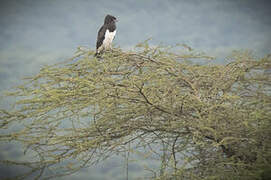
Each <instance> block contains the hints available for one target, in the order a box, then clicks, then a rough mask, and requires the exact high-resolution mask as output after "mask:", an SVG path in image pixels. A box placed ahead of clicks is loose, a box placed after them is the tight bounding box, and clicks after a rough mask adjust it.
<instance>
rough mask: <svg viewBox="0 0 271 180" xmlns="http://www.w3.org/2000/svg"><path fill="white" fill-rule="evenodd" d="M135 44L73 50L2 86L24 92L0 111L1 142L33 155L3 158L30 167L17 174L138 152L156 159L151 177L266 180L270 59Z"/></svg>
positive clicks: (43, 173)
mask: <svg viewBox="0 0 271 180" xmlns="http://www.w3.org/2000/svg"><path fill="white" fill-rule="evenodd" d="M137 48H138V49H136V50H135V51H129V52H124V51H122V50H121V49H114V51H113V52H106V53H105V54H103V55H102V57H100V58H94V57H93V54H94V53H95V52H94V51H86V50H82V49H81V48H79V49H78V52H77V55H76V56H75V57H74V58H72V59H70V60H68V61H66V62H63V63H60V64H56V65H52V66H46V67H44V68H42V69H41V70H40V72H39V73H38V74H37V75H35V76H33V77H30V78H28V79H27V80H26V81H25V83H24V84H23V85H21V86H18V87H17V88H16V89H15V90H13V91H11V92H9V93H7V95H8V96H13V97H20V98H19V100H17V101H16V103H15V107H14V108H13V109H9V110H4V109H2V110H1V116H0V119H1V121H0V125H1V126H0V127H1V129H2V131H1V135H0V140H1V141H2V142H10V141H15V142H18V143H20V144H23V145H24V147H25V153H26V154H27V153H30V154H31V155H33V158H32V159H30V160H29V161H24V162H17V161H11V160H2V161H1V162H2V163H6V164H13V165H23V166H26V167H28V168H29V172H27V173H25V174H23V175H20V176H17V177H16V178H18V179H20V178H27V177H28V176H31V175H32V176H33V174H34V176H35V178H36V179H39V178H42V179H50V178H53V177H58V176H62V175H68V174H71V173H74V172H76V171H77V170H79V169H80V168H83V167H87V166H89V165H92V164H93V163H97V162H100V161H103V160H104V159H106V158H110V157H111V156H112V155H114V154H119V153H123V152H129V153H133V152H135V150H139V151H144V152H145V153H146V152H147V153H148V154H149V157H151V156H156V157H160V160H161V168H160V169H159V171H158V170H157V172H156V173H154V174H153V178H155V179H264V178H266V177H267V178H268V175H269V174H268V170H270V166H269V164H271V151H270V145H271V140H270V137H271V129H270V125H271V111H270V110H271V108H270V105H271V96H270V93H271V92H270V90H271V86H270V85H271V83H270V82H271V77H270V73H269V71H270V68H271V58H270V56H266V57H263V58H259V59H256V58H255V57H253V56H252V55H251V54H249V53H242V52H234V53H233V54H232V55H231V56H229V57H228V59H230V60H231V62H230V63H228V64H226V65H221V64H213V63H211V62H210V61H207V62H206V63H203V64H200V63H193V60H196V61H198V60H203V59H207V60H208V59H210V57H208V56H205V55H203V54H199V53H196V52H194V51H193V50H191V49H188V50H187V51H177V50H176V49H174V51H173V50H172V49H171V48H168V47H160V46H159V47H149V45H148V43H147V42H143V43H141V44H139V45H137ZM18 124H20V126H16V125H18ZM13 126H16V128H15V129H16V131H15V130H12V127H13ZM7 129H8V130H7ZM9 129H10V130H9ZM49 171H50V173H48V172H49Z"/></svg>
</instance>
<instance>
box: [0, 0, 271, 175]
mask: <svg viewBox="0 0 271 180" xmlns="http://www.w3.org/2000/svg"><path fill="white" fill-rule="evenodd" d="M106 14H112V15H114V16H116V17H117V18H118V19H119V22H118V23H117V34H116V38H115V40H114V42H115V44H116V45H118V46H120V47H121V48H124V49H129V48H132V47H134V46H135V45H136V44H137V43H138V42H140V41H143V40H146V39H147V38H150V37H152V38H153V40H152V41H151V43H152V44H159V43H163V44H166V45H174V44H177V43H186V44H187V45H189V46H191V47H192V48H194V49H198V50H201V51H205V52H207V53H209V54H210V55H214V56H218V57H219V58H222V57H225V56H226V55H228V54H229V53H230V52H231V51H232V50H233V49H252V50H253V51H255V53H256V54H258V55H264V54H267V53H271V2H270V1H269V0H266V1H263V0H227V1H226V0H189V1H188V0H187V1H185V0H175V1H174V0H168V1H165V0H155V1H150V0H134V1H131V0H107V1H106V0H99V1H97V0H17V1H16V0H6V1H0V91H1V90H7V89H9V88H11V87H12V86H14V85H16V84H18V83H20V79H21V78H23V77H24V76H27V75H31V74H34V73H37V72H38V71H39V68H40V67H42V65H46V64H53V63H56V62H58V61H61V60H64V59H65V58H67V57H70V56H72V54H73V53H74V52H75V50H76V48H77V47H78V46H87V47H89V48H92V49H94V48H95V42H96V36H97V31H98V29H99V27H100V26H101V25H102V23H103V19H104V16H105V15H106ZM0 105H1V103H0ZM4 146H5V145H3V144H1V145H0V149H5V152H4V151H2V152H1V151H0V158H3V157H7V156H12V155H14V153H15V150H14V149H13V150H12V151H10V149H11V148H6V147H4ZM101 166H102V165H101ZM99 168H100V169H102V168H101V167H99ZM1 170H3V169H1V168H0V171H1ZM6 171H8V172H11V170H10V169H6ZM94 171H95V169H92V170H91V172H94ZM99 172H100V174H99ZM112 172H113V171H112ZM84 173H85V174H84ZM0 174H1V172H0ZM88 174H89V172H87V173H86V172H85V171H84V172H82V177H83V176H86V178H88ZM102 174H103V173H102V171H97V177H98V176H99V177H100V178H101V179H106V178H105V176H104V178H103V176H102ZM109 174H110V173H109ZM76 177H78V178H79V177H80V174H79V175H77V176H76Z"/></svg>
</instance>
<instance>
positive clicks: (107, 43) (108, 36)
mask: <svg viewBox="0 0 271 180" xmlns="http://www.w3.org/2000/svg"><path fill="white" fill-rule="evenodd" d="M115 35H116V30H115V31H113V32H110V31H109V30H108V29H107V30H106V32H105V35H104V41H103V44H104V46H105V47H106V48H108V47H109V46H110V45H111V43H112V41H113V39H114V37H115Z"/></svg>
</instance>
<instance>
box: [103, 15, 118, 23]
mask: <svg viewBox="0 0 271 180" xmlns="http://www.w3.org/2000/svg"><path fill="white" fill-rule="evenodd" d="M115 22H117V18H115V17H114V16H111V15H109V14H108V15H106V16H105V18H104V24H110V23H115Z"/></svg>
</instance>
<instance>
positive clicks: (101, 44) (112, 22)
mask: <svg viewBox="0 0 271 180" xmlns="http://www.w3.org/2000/svg"><path fill="white" fill-rule="evenodd" d="M116 22H117V19H116V18H115V17H114V16H111V15H106V17H105V18H104V24H103V26H102V27H101V28H100V30H99V32H98V37H97V43H96V54H95V56H97V55H98V54H100V53H101V52H103V51H104V50H109V49H112V41H113V39H114V37H115V35H116V28H117V27H116Z"/></svg>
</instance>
